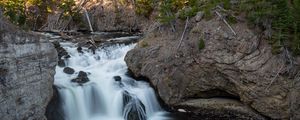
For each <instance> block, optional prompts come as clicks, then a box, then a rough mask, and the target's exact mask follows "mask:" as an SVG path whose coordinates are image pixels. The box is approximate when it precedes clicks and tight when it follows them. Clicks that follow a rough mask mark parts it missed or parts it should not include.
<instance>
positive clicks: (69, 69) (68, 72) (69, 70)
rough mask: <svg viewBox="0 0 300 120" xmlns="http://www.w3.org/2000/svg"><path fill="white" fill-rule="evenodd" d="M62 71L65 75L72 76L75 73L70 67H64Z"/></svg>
mask: <svg viewBox="0 0 300 120" xmlns="http://www.w3.org/2000/svg"><path fill="white" fill-rule="evenodd" d="M63 71H64V73H66V74H73V73H74V72H75V70H74V69H73V68H70V67H65V68H64V70H63Z"/></svg>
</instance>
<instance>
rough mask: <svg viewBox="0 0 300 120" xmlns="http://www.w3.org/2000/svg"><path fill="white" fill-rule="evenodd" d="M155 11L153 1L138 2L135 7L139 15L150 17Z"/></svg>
mask: <svg viewBox="0 0 300 120" xmlns="http://www.w3.org/2000/svg"><path fill="white" fill-rule="evenodd" d="M153 9H154V1H153V0H137V1H136V5H135V12H136V13H137V14H139V15H144V16H145V17H149V16H150V15H151V13H152V11H153Z"/></svg>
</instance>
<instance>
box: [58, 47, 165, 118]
mask: <svg viewBox="0 0 300 120" xmlns="http://www.w3.org/2000/svg"><path fill="white" fill-rule="evenodd" d="M60 45H61V46H62V47H63V48H64V49H65V50H66V51H67V52H68V54H69V55H70V56H71V57H70V58H67V59H65V60H64V61H65V63H66V66H67V67H70V68H73V69H74V70H75V73H74V74H72V75H70V74H66V73H64V72H63V69H64V68H63V67H58V66H57V67H56V74H55V81H54V85H55V86H56V88H57V89H58V92H59V95H60V98H61V100H60V101H61V102H62V103H61V104H62V106H61V107H62V110H63V113H62V114H63V116H64V119H65V120H168V119H169V118H168V117H166V114H168V113H167V112H165V111H164V110H163V109H162V108H161V107H160V105H159V102H158V101H157V98H156V96H155V92H154V90H153V89H152V88H151V87H150V86H149V84H148V83H146V82H143V81H136V80H134V79H133V78H130V77H129V76H127V75H126V72H127V65H126V63H125V61H124V57H125V55H126V53H127V52H128V51H129V50H131V49H133V48H134V46H135V44H131V45H119V44H116V45H112V46H109V47H103V48H98V49H96V51H95V54H93V52H91V51H90V50H89V49H88V48H83V50H82V51H83V53H80V52H78V51H77V47H76V44H74V43H66V42H64V43H60ZM79 71H84V72H86V73H87V75H88V78H89V81H88V82H87V83H83V84H79V83H75V82H71V80H72V79H74V78H76V77H77V75H78V73H79ZM120 77H121V80H120V79H119V78H120ZM116 78H118V79H116Z"/></svg>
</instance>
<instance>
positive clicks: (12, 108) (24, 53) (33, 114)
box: [0, 15, 57, 120]
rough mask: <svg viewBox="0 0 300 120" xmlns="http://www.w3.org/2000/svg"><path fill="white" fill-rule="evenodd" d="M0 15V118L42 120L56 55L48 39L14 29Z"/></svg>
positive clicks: (5, 119) (50, 92) (50, 89)
mask: <svg viewBox="0 0 300 120" xmlns="http://www.w3.org/2000/svg"><path fill="white" fill-rule="evenodd" d="M1 17H2V15H0V106H1V107H0V118H1V119H2V120H45V119H46V117H45V115H44V114H45V110H46V106H47V104H48V102H49V101H50V98H51V96H52V91H53V90H52V84H53V80H54V78H53V76H54V74H55V71H54V70H55V66H56V63H57V53H56V50H55V49H54V47H53V46H52V44H51V43H50V42H48V40H47V39H45V38H43V37H41V36H38V35H35V34H33V33H25V32H23V31H19V30H17V28H16V27H14V26H13V25H11V24H9V23H8V22H7V21H6V20H4V18H1Z"/></svg>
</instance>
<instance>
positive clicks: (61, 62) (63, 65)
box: [57, 59, 66, 67]
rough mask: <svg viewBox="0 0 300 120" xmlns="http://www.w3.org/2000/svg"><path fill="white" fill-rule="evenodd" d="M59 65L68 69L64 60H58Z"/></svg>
mask: <svg viewBox="0 0 300 120" xmlns="http://www.w3.org/2000/svg"><path fill="white" fill-rule="evenodd" d="M57 65H58V66H59V67H66V63H65V61H64V60H62V59H60V60H58V63H57Z"/></svg>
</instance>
